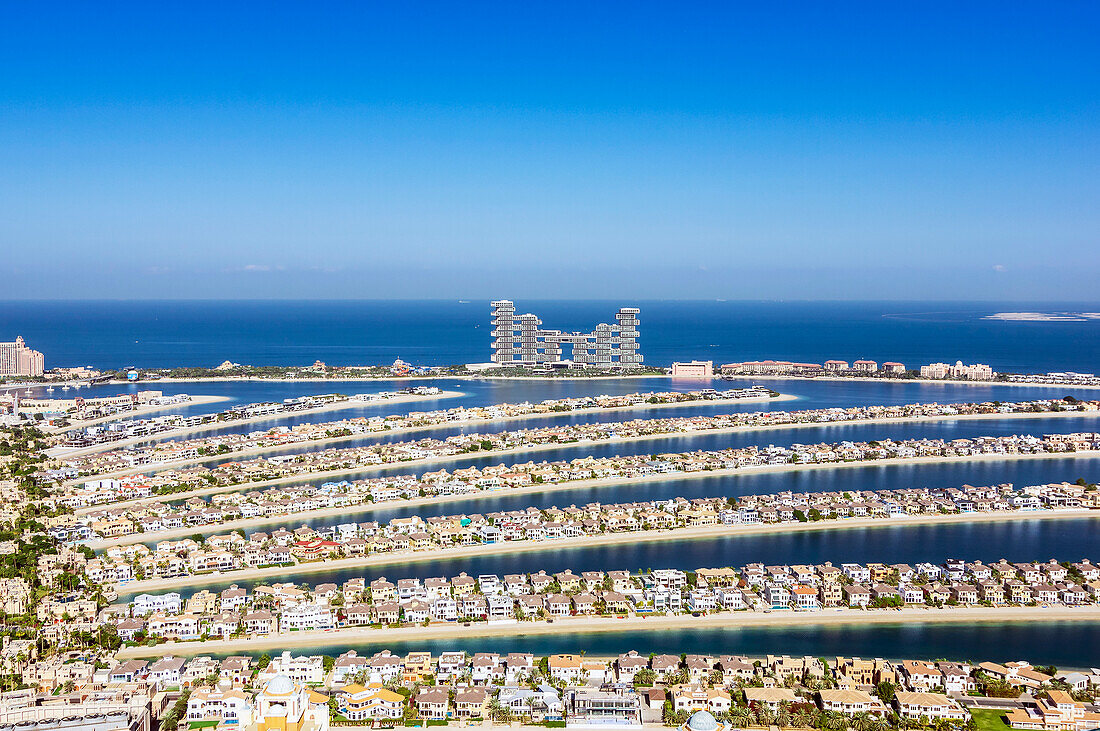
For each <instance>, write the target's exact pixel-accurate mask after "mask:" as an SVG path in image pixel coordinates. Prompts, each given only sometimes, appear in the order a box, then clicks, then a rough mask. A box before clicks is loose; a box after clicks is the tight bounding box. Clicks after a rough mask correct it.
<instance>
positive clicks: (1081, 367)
mask: <svg viewBox="0 0 1100 731" xmlns="http://www.w3.org/2000/svg"><path fill="white" fill-rule="evenodd" d="M501 296H509V293H501ZM628 305H632V306H637V307H638V308H640V310H641V314H640V316H639V317H640V320H641V339H640V343H641V348H642V353H643V354H644V355H645V357H646V362H647V363H651V364H654V365H668V364H669V363H671V362H672V361H673V360H689V359H692V358H701V359H704V360H714V361H716V362H730V361H739V360H752V359H758V358H777V359H784V360H799V361H812V362H818V363H820V362H822V361H824V360H826V359H829V358H841V359H844V360H849V361H851V360H855V359H858V358H870V359H873V360H877V361H879V362H882V361H887V360H896V361H901V362H903V363H905V364H907V365H909V366H914V365H920V364H921V363H925V362H929V361H933V360H944V361H950V362H954V361H955V360H956V359H962V360H964V361H967V362H973V361H979V362H983V363H988V364H990V365H992V366H993V367H994V369H1001V370H1008V371H1047V370H1076V371H1089V372H1095V371H1100V337H1098V335H1100V321H1091V322H1057V323H1041V322H1000V321H992V320H984V319H982V318H983V317H985V316H986V315H989V314H991V313H994V312H1000V311H1093V312H1095V311H1100V304H1097V303H1095V302H1065V303H1056V304H1052V303H1026V302H1024V303H1021V302H986V303H952V302H855V303H852V302H742V301H729V302H724V301H688V302H677V301H646V300H636V301H630V302H626V301H621V302H618V301H616V302H608V301H568V302H554V301H531V300H528V301H524V300H517V301H516V307H517V310H518V311H519V312H521V313H522V312H533V313H535V314H536V315H538V316H539V317H540V318H541V319H542V320H543V322H544V326H545V327H548V328H553V329H561V330H567V331H574V330H580V331H586V330H590V329H592V328H593V327H594V326H595V324H596V323H599V322H607V321H609V320H613V318H614V314H615V312H616V310H617V309H618V308H619V307H620V306H628ZM17 334H21V335H23V337H24V338H25V339H26V340H27V342H28V343H29V344H30V345H31V347H34V348H36V349H38V350H41V351H43V352H44V353H45V354H46V360H47V365H48V366H54V365H61V366H71V365H93V366H97V367H125V366H131V365H134V366H138V367H166V366H174V365H190V366H207V367H211V366H215V365H217V364H218V363H221V362H222V361H223V360H226V359H230V360H233V361H237V362H240V363H247V364H253V365H285V364H303V365H304V364H309V363H312V362H313V361H314V360H317V359H320V360H323V361H325V362H326V363H332V364H339V365H346V364H375V363H389V362H392V361H393V360H394V359H395V358H398V357H400V358H402V359H404V360H406V361H409V362H412V363H420V364H427V365H440V364H452V363H476V362H485V361H487V360H489V354H490V350H489V341H490V337H489V302H488V301H477V300H474V301H470V302H457V301H453V300H446V301H424V300H417V301H371V300H357V301H279V300H263V301H29V302H28V301H7V302H0V340H10V339H13V338H14V337H15V335H17Z"/></svg>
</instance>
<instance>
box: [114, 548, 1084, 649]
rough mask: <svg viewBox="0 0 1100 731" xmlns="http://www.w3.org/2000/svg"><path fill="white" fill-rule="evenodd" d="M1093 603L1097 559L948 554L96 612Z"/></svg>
mask: <svg viewBox="0 0 1100 731" xmlns="http://www.w3.org/2000/svg"><path fill="white" fill-rule="evenodd" d="M1098 602H1100V568H1097V567H1096V565H1094V564H1093V563H1092V562H1090V561H1088V560H1083V561H1079V562H1076V563H1058V562H1057V561H1053V560H1051V561H1048V562H1045V563H1010V562H1008V561H1006V560H1001V561H999V562H997V563H993V564H985V563H982V562H981V561H972V562H966V561H961V560H950V561H947V562H946V563H944V564H932V563H919V564H914V565H909V564H884V563H870V564H858V563H844V564H840V565H834V564H832V563H825V564H819V565H791V566H787V565H782V566H766V565H764V564H760V563H756V564H749V565H747V566H744V567H741V568H740V569H734V568H728V567H727V568H711V569H707V568H701V569H698V570H696V571H694V572H684V571H681V570H678V569H657V570H653V571H650V572H646V573H640V574H632V573H630V572H628V571H608V572H604V571H584V572H581V573H580V574H576V573H573V572H572V571H570V570H566V571H562V572H559V573H547V572H545V571H539V572H538V573H532V574H506V575H505V576H504V577H503V578H501V577H500V576H498V575H496V574H482V575H478V576H470V575H467V574H466V573H461V574H459V575H458V576H453V577H450V578H447V577H442V576H439V577H429V578H426V579H423V580H421V579H419V578H405V579H399V580H398V581H397V582H396V583H395V582H391V581H389V580H387V579H386V577H379V578H377V579H375V580H373V581H371V582H369V583H368V582H367V581H366V580H365V579H363V578H355V579H348V580H347V581H345V582H344V583H343V584H342V585H339V586H338V585H337V584H335V583H323V584H319V585H317V586H315V587H314V588H313V589H312V590H310V591H306V590H303V589H302V588H300V587H299V586H296V585H294V584H276V585H273V586H266V585H264V586H258V587H255V588H253V589H252V591H251V593H250V592H249V590H248V589H245V588H243V587H240V586H237V585H236V584H234V585H233V586H231V587H229V588H227V589H224V590H222V591H221V592H214V591H210V590H205V589H204V590H201V591H198V592H196V593H194V594H192V595H191V596H190V597H189V598H187V599H186V601H185V600H184V598H183V597H182V596H181V595H180V594H179V593H177V592H170V593H165V594H139V595H137V596H135V597H134V598H133V599H132V600H131V601H130V602H129V603H124V604H115V605H111V606H109V607H108V608H106V609H104V610H103V611H102V612H101V613H100V614H99V616H98V620H99V621H102V622H107V623H111V624H114V625H115V626H116V627H117V629H118V633H119V635H120V636H121V637H122V638H123V639H125V640H127V641H145V640H147V639H149V638H164V639H174V640H196V639H202V638H207V637H219V638H228V637H237V636H245V637H249V636H259V635H270V634H276V633H280V632H297V631H315V630H333V629H341V628H348V627H371V626H375V627H393V626H401V625H429V624H432V623H444V624H445V623H458V622H491V623H494V622H495V623H505V622H516V621H520V620H523V621H541V620H545V619H549V620H555V619H568V618H571V617H593V616H604V617H620V618H625V617H627V616H639V615H645V614H663V615H676V614H692V615H694V616H700V615H703V614H709V613H715V612H736V611H746V610H749V611H764V612H770V611H776V610H794V611H814V610H822V609H828V608H849V609H860V610H870V609H876V608H888V607H902V606H922V607H927V606H935V607H946V608H947V609H948V610H950V608H952V607H956V606H959V607H967V606H979V605H981V606H1019V605H1030V606H1035V605H1042V606H1052V605H1059V606H1071V607H1072V606H1082V605H1089V604H1096V603H1098Z"/></svg>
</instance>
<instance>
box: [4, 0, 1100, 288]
mask: <svg viewBox="0 0 1100 731" xmlns="http://www.w3.org/2000/svg"><path fill="white" fill-rule="evenodd" d="M0 9H2V10H3V16H2V17H3V20H2V22H0V248H2V251H3V254H2V256H0V281H3V282H4V284H3V285H2V287H0V288H2V289H5V290H7V291H6V297H5V296H4V295H0V299H4V298H32V297H108V298H116V297H117V298H141V297H200V298H201V297H226V296H229V297H307V298H314V297H317V298H321V297H355V298H376V297H378V298H388V297H437V296H438V297H467V298H473V297H479V298H488V297H495V296H509V297H513V298H517V299H522V298H528V299H529V298H554V297H567V298H591V297H611V298H616V297H633V298H645V299H653V298H711V297H718V298H727V299H743V298H750V299H757V298H786V299H818V298H822V299H882V298H899V299H935V298H947V299H997V300H1006V299H1031V300H1041V299H1047V300H1058V299H1074V298H1077V299H1079V298H1080V297H1081V296H1082V293H1083V292H1091V291H1093V287H1094V282H1095V281H1096V277H1097V275H1098V274H1100V254H1098V253H1097V252H1098V251H1100V240H1098V239H1100V205H1097V201H1100V122H1098V121H1097V120H1100V44H1098V43H1097V42H1096V37H1097V31H1098V30H1100V22H1098V21H1100V7H1098V6H1097V5H1095V4H1093V3H1087V2H1079V3H1041V4H1040V3H1015V2H996V3H966V4H958V3H942V4H938V3H921V4H919V5H918V4H913V5H910V6H902V5H901V4H895V3H881V2H874V3H838V4H832V3H818V2H812V3H786V4H782V3H775V4H773V3H759V4H754V5H747V4H745V5H740V4H735V3H713V4H687V3H663V4H657V3H646V2H631V3H570V2H547V3H500V4H493V3H421V4H411V3H410V4H406V3H388V4H381V3H377V4H375V3H361V2H356V3H346V4H345V3H325V2H320V3H281V2H264V3H255V4H249V3H179V4H168V3H133V4H129V3H122V2H120V3H102V4H101V3H71V4H70V3H48V2H44V3H8V2H5V3H2V4H0Z"/></svg>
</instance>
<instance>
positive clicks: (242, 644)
mask: <svg viewBox="0 0 1100 731" xmlns="http://www.w3.org/2000/svg"><path fill="white" fill-rule="evenodd" d="M1097 621H1100V606H1095V605H1092V606H1083V607H1076V608H1074V607H1065V606H1052V607H1040V606H1036V607H945V608H943V609H932V608H917V607H906V608H903V609H870V610H860V609H823V610H819V611H806V612H796V611H793V610H778V611H773V612H770V613H764V612H751V611H743V612H722V613H718V614H710V615H705V616H700V617H693V616H691V615H690V614H688V615H676V616H654V617H640V616H630V617H626V618H623V619H618V618H615V617H566V618H560V619H555V620H554V621H553V623H549V622H545V621H537V622H514V623H509V624H488V623H486V622H475V623H471V625H470V626H469V627H464V626H462V625H460V624H438V625H429V626H427V627H401V628H397V629H394V628H389V627H387V628H369V627H368V628H354V629H340V630H332V631H318V630H311V631H307V632H288V633H285V634H274V635H266V636H264V635H260V636H256V637H251V638H247V639H231V640H208V641H206V642H171V643H167V644H161V645H157V646H155V647H126V648H123V649H122V650H120V651H119V652H118V655H117V657H118V658H119V659H131V658H146V657H163V656H165V655H175V656H192V655H204V654H227V653H228V654H232V653H246V654H252V653H261V652H269V651H272V650H283V649H293V648H302V647H311V648H312V647H324V646H328V645H340V646H344V645H354V644H358V643H364V644H366V643H372V644H380V645H385V644H386V643H404V642H418V641H420V642H423V641H428V640H446V639H454V640H460V639H462V638H466V637H533V636H545V635H555V634H562V635H571V634H588V633H606V632H638V631H654V632H659V631H675V630H684V629H700V630H706V629H725V628H729V629H748V628H753V627H806V626H814V625H816V626H843V625H871V624H876V625H889V624H899V625H920V624H977V623H981V622H998V623H1000V622H1097ZM458 646H460V645H458Z"/></svg>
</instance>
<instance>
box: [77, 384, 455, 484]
mask: <svg viewBox="0 0 1100 731" xmlns="http://www.w3.org/2000/svg"><path fill="white" fill-rule="evenodd" d="M440 393H442V390H441V389H439V388H437V387H435V386H417V387H415V388H410V389H406V390H404V391H382V392H380V393H360V394H355V395H353V396H346V395H344V394H339V393H326V394H318V395H314V396H298V397H295V398H288V399H283V400H282V401H281V402H276V401H262V402H258V403H253V404H240V405H238V406H233V407H231V408H228V409H226V410H225V411H218V412H214V413H206V414H166V415H164V416H157V417H153V418H149V419H133V420H129V421H116V422H111V423H109V424H102V425H98V426H94V427H87V428H85V429H80V430H73V431H70V432H68V433H67V434H66V435H65V439H64V441H63V444H64V445H65V446H66V447H91V446H95V445H97V444H110V443H111V442H118V441H122V440H127V439H137V438H141V437H151V436H156V435H158V434H164V433H165V432H171V431H175V430H177V429H194V428H195V427H200V426H205V425H208V424H216V425H218V426H219V427H223V426H232V425H233V424H234V423H235V422H244V421H249V420H251V419H256V418H259V417H265V416H271V417H275V416H281V415H294V414H297V413H299V412H302V411H309V410H311V409H319V408H323V407H325V406H332V405H333V404H340V403H346V402H349V401H355V402H359V401H362V402H365V403H376V402H379V401H386V400H389V399H393V398H396V397H398V396H410V395H412V396H438V395H439V394H440ZM364 421H366V419H347V420H344V421H341V422H333V423H331V424H303V425H299V426H296V427H285V428H278V429H272V430H270V431H266V432H263V431H261V432H254V433H253V434H249V435H240V434H238V435H228V439H229V443H226V446H227V447H230V446H231V444H232V443H233V442H234V441H236V440H245V443H246V444H248V443H251V441H252V440H259V443H258V445H257V446H280V445H282V444H293V443H295V442H297V441H308V440H310V439H323V438H324V435H325V430H326V429H325V427H327V428H328V429H333V428H352V425H353V424H357V423H360V422H364ZM296 435H300V436H299V438H297V439H295V438H294V437H295V436H296ZM265 436H266V437H268V439H269V440H270V443H269V442H266V441H264V437H265ZM280 437H281V439H280ZM205 441H206V440H194V441H193V442H190V443H186V444H183V443H180V442H161V443H159V444H156V445H152V446H146V447H141V448H137V449H133V450H128V451H126V452H124V453H122V455H124V456H121V457H120V455H119V454H117V453H106V454H104V455H103V456H102V457H96V458H84V459H80V458H74V459H70V460H68V461H67V463H68V465H69V466H70V467H74V468H77V469H79V470H86V469H89V468H97V469H102V468H103V467H104V466H110V465H112V464H117V465H118V466H132V465H134V464H146V463H148V462H151V461H156V462H165V461H170V460H172V459H180V458H182V457H180V456H178V455H180V454H190V453H191V451H192V448H193V447H198V449H199V451H198V454H200V455H201V454H204V453H209V454H217V453H219V451H236V449H246V448H248V447H247V446H238V447H235V448H231V449H229V450H223V449H222V447H221V445H222V444H223V443H225V441H224V440H220V439H219V440H214V442H215V443H214V444H213V445H210V446H207V445H205V444H204V442H205ZM175 445H180V446H179V447H177V446H175ZM210 449H212V451H207V450H210ZM159 452H164V454H163V455H161V456H158V457H156V458H146V457H142V456H141V455H143V454H146V453H159ZM116 457H120V458H119V459H116Z"/></svg>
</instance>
